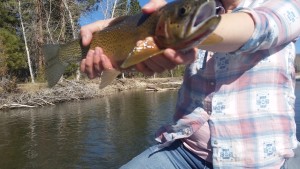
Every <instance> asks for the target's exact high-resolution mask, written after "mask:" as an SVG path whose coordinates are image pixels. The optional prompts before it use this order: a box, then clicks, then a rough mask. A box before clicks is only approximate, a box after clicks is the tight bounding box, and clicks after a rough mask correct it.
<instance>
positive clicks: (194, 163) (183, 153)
mask: <svg viewBox="0 0 300 169" xmlns="http://www.w3.org/2000/svg"><path fill="white" fill-rule="evenodd" d="M156 148H157V146H152V147H150V148H148V149H147V150H145V151H144V152H143V153H141V154H140V155H138V156H136V157H135V158H133V159H132V160H131V161H129V162H128V163H127V164H125V165H124V166H122V167H121V169H139V168H141V169H174V168H178V169H182V168H184V169H197V168H199V169H204V168H212V165H211V163H208V162H206V161H205V160H203V159H201V158H199V157H198V156H196V155H194V154H192V153H191V152H190V151H189V150H187V149H186V148H184V146H183V144H182V142H181V141H175V142H174V143H173V144H172V145H170V146H169V147H167V148H164V149H162V150H160V151H157V152H153V151H154V150H155V149H156Z"/></svg>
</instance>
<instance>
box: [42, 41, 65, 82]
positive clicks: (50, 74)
mask: <svg viewBox="0 0 300 169" xmlns="http://www.w3.org/2000/svg"><path fill="white" fill-rule="evenodd" d="M59 49H60V45H57V44H48V45H44V47H43V52H44V57H45V63H46V66H45V68H46V69H45V72H46V78H47V82H48V86H49V87H53V86H54V85H55V84H56V83H57V82H58V81H59V79H60V77H61V76H62V75H63V73H64V72H65V69H66V67H67V65H66V64H64V63H63V62H62V61H61V60H60V59H59Z"/></svg>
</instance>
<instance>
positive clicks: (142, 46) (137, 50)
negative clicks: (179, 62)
mask: <svg viewBox="0 0 300 169" xmlns="http://www.w3.org/2000/svg"><path fill="white" fill-rule="evenodd" d="M163 52H164V50H162V49H160V48H158V46H157V45H156V44H155V42H154V40H153V38H146V39H145V40H142V41H141V42H140V43H139V45H137V46H135V47H134V49H133V50H132V52H131V53H130V54H129V56H128V57H127V58H126V59H125V60H124V62H123V63H122V65H121V68H123V69H125V68H128V67H130V66H133V65H135V64H137V63H140V62H142V61H144V60H147V59H148V58H151V57H153V56H156V55H159V54H161V53H163Z"/></svg>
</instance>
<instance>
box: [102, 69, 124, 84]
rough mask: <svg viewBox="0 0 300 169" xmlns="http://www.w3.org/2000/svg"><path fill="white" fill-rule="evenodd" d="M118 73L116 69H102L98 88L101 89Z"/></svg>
mask: <svg viewBox="0 0 300 169" xmlns="http://www.w3.org/2000/svg"><path fill="white" fill-rule="evenodd" d="M119 74H120V72H119V71H117V70H116V69H109V70H104V71H103V72H102V74H101V77H100V78H101V81H100V87H99V88H100V89H103V88H104V87H106V86H107V85H109V84H111V82H112V81H113V80H115V78H116V77H117V76H118V75H119Z"/></svg>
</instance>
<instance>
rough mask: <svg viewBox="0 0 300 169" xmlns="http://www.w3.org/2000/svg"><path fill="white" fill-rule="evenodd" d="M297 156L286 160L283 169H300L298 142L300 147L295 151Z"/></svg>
mask: <svg viewBox="0 0 300 169" xmlns="http://www.w3.org/2000/svg"><path fill="white" fill-rule="evenodd" d="M294 153H295V156H294V157H293V158H290V159H288V160H286V162H285V164H284V165H283V166H282V167H281V169H299V168H300V142H298V147H297V148H296V149H295V150H294Z"/></svg>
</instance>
